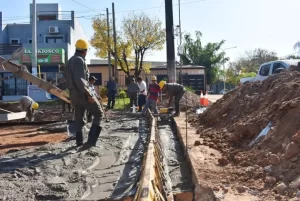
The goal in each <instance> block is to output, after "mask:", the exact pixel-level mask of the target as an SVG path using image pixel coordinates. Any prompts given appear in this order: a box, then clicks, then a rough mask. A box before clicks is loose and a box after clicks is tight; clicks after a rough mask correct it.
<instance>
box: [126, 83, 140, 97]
mask: <svg viewBox="0 0 300 201" xmlns="http://www.w3.org/2000/svg"><path fill="white" fill-rule="evenodd" d="M139 91H140V87H139V85H138V84H137V83H136V82H131V83H130V84H129V85H128V87H127V92H128V93H129V94H135V93H136V94H137V93H139Z"/></svg>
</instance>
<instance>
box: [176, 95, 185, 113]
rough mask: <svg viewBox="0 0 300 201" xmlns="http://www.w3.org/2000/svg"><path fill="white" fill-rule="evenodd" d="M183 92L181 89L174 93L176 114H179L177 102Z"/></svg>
mask: <svg viewBox="0 0 300 201" xmlns="http://www.w3.org/2000/svg"><path fill="white" fill-rule="evenodd" d="M184 93H185V91H184V90H181V91H180V92H178V93H177V94H176V95H175V113H176V114H180V107H179V102H180V100H181V98H182V97H183V95H184Z"/></svg>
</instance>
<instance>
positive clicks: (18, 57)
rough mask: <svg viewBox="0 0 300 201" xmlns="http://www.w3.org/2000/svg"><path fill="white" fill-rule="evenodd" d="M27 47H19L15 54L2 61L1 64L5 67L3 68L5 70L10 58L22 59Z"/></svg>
mask: <svg viewBox="0 0 300 201" xmlns="http://www.w3.org/2000/svg"><path fill="white" fill-rule="evenodd" d="M24 51H25V48H24V47H19V48H18V49H16V51H14V52H13V54H12V55H11V56H10V58H9V59H6V60H4V61H2V62H1V66H2V68H3V70H5V68H4V65H3V64H5V63H6V62H8V61H10V60H18V59H20V58H21V57H22V56H23V54H24Z"/></svg>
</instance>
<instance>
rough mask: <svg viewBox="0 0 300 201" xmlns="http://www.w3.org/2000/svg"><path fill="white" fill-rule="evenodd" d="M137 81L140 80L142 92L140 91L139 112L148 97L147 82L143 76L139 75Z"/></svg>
mask: <svg viewBox="0 0 300 201" xmlns="http://www.w3.org/2000/svg"><path fill="white" fill-rule="evenodd" d="M137 81H138V84H139V87H140V93H139V98H138V105H139V110H138V112H141V111H142V108H143V106H144V105H145V103H146V98H147V84H146V82H145V81H144V80H143V79H142V78H141V77H139V78H138V80H137Z"/></svg>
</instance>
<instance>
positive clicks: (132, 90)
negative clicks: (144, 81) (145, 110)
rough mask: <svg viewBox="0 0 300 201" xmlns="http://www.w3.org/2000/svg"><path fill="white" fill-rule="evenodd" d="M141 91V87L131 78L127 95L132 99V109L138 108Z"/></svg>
mask: <svg viewBox="0 0 300 201" xmlns="http://www.w3.org/2000/svg"><path fill="white" fill-rule="evenodd" d="M139 91H140V87H139V85H138V84H137V83H136V82H135V79H134V78H131V83H130V84H129V85H128V87H127V93H128V96H129V99H130V107H133V105H134V106H135V107H137V96H138V93H139Z"/></svg>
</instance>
